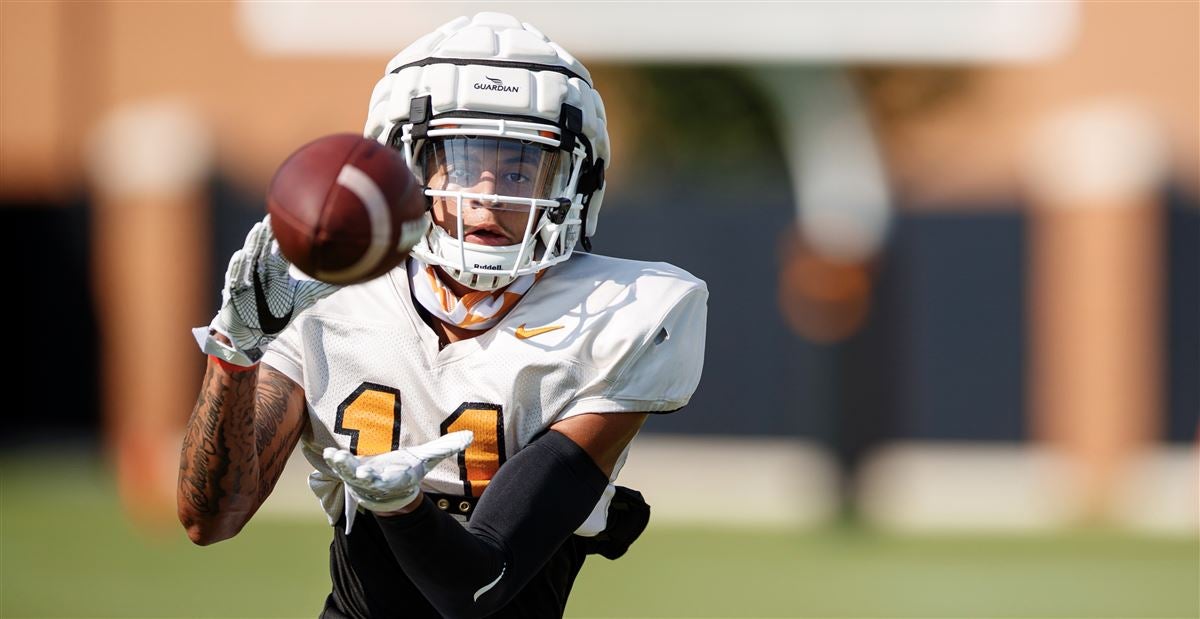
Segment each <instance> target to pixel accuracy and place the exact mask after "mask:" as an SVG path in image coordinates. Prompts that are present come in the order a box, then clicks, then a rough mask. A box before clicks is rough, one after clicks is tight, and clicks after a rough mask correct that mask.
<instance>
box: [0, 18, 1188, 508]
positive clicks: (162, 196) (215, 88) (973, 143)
mask: <svg viewBox="0 0 1200 619" xmlns="http://www.w3.org/2000/svg"><path fill="white" fill-rule="evenodd" d="M237 7H238V5H237V4H236V3H123V2H113V3H9V2H5V3H0V76H2V80H3V85H4V87H3V88H2V89H0V110H2V112H0V200H8V201H12V200H17V199H26V198H33V199H37V200H40V201H43V202H46V203H50V204H54V203H58V202H61V201H62V200H63V199H64V198H65V196H67V195H70V194H71V193H73V192H78V191H87V192H89V194H90V195H91V196H92V197H93V202H94V205H95V209H96V210H95V213H96V219H95V225H94V227H93V231H94V233H95V239H94V248H95V253H94V256H93V267H94V282H95V285H96V292H97V296H98V302H99V308H100V319H101V333H102V343H101V346H102V350H103V353H104V354H103V362H104V379H105V383H104V401H103V409H104V411H105V414H106V416H107V418H108V420H109V422H108V428H107V432H108V435H109V437H110V439H111V441H112V442H111V445H112V451H113V453H114V454H116V455H118V456H119V457H118V458H117V459H116V461H117V463H118V470H119V472H120V478H121V480H122V489H123V492H124V496H125V497H126V499H127V504H128V505H129V506H130V507H131V508H132V510H133V511H134V512H135V513H136V514H139V515H141V516H142V517H143V519H145V520H148V521H154V520H158V519H165V520H170V519H171V518H173V516H172V515H171V514H173V511H174V507H173V506H174V495H173V493H174V479H173V476H174V474H175V471H174V468H173V463H174V462H175V459H176V458H177V453H178V444H179V441H178V437H177V436H176V435H175V434H174V433H175V432H177V431H178V428H179V427H181V426H182V424H183V422H184V421H185V419H184V418H183V416H184V415H186V414H187V411H189V410H190V409H191V406H192V401H193V398H194V397H195V392H196V383H197V381H198V380H199V378H200V375H201V371H200V369H201V367H202V364H203V359H202V358H201V356H200V355H198V354H196V351H195V350H194V346H193V345H192V343H190V342H189V341H188V330H187V327H190V326H194V325H197V324H203V323H205V322H207V321H208V320H209V319H210V318H211V315H210V314H209V312H210V311H211V310H215V308H216V298H215V294H216V291H210V292H209V293H207V294H209V295H210V296H209V297H208V298H204V296H205V294H206V293H204V292H203V290H202V287H201V286H198V282H207V281H209V273H208V272H207V271H208V267H207V266H206V265H207V264H209V263H210V259H209V256H208V255H207V252H208V251H209V248H210V247H211V231H210V230H208V224H207V221H206V219H205V217H204V213H205V208H206V206H205V205H206V202H207V196H206V190H205V182H206V178H207V177H206V170H205V168H203V167H202V168H194V167H189V165H192V164H188V163H187V161H188V160H189V159H188V157H187V155H188V153H187V152H182V153H181V152H180V151H187V150H189V149H194V148H196V146H195V144H197V143H198V142H206V143H207V144H209V145H210V146H209V147H208V148H209V150H208V151H207V154H206V155H205V156H204V157H203V161H204V165H205V166H211V167H212V168H219V169H220V170H221V172H222V174H223V175H225V176H226V177H228V178H230V179H232V180H233V182H235V183H238V184H240V185H242V186H244V187H246V188H249V189H250V190H251V191H255V192H257V193H261V192H262V189H263V188H264V187H265V186H266V183H267V180H268V179H269V177H270V174H271V173H272V172H273V170H274V168H275V166H276V165H277V163H278V162H279V161H281V160H282V159H283V158H284V157H285V156H286V154H287V153H288V152H290V151H291V150H292V149H293V148H294V147H295V146H296V145H297V144H299V143H301V142H303V141H305V140H307V139H309V138H311V137H314V136H318V135H322V134H326V133H333V132H338V131H357V130H358V128H359V127H361V125H362V120H363V114H364V112H365V109H366V103H367V97H368V96H369V93H370V87H371V85H372V84H373V83H374V82H375V80H376V78H377V77H378V73H379V71H380V69H381V67H382V64H383V61H384V59H383V58H380V57H375V56H369V57H367V56H338V57H324V56H311V57H304V56H266V55H262V54H259V53H256V52H254V51H253V50H252V49H250V47H248V46H247V44H246V43H245V42H244V41H243V39H242V38H241V33H240V31H239V24H238V20H237V10H238V8H237ZM1197 41H1200V5H1197V4H1196V3H1194V2H1193V3H1137V2H1095V3H1082V4H1081V5H1080V22H1079V29H1078V37H1077V40H1076V42H1075V44H1074V45H1073V46H1072V47H1071V48H1070V50H1069V51H1068V52H1067V53H1066V54H1064V55H1063V56H1062V57H1060V58H1056V59H1053V60H1050V61H1047V62H1039V63H1034V64H1010V65H974V66H912V65H906V66H873V67H869V68H864V69H862V70H860V71H858V72H857V76H858V77H859V78H860V79H859V80H858V84H859V86H860V88H861V92H862V93H863V96H864V100H865V103H866V106H867V109H868V110H869V111H870V113H871V118H872V120H873V121H874V128H875V130H876V137H877V139H878V142H879V146H880V149H881V153H882V156H883V161H884V164H885V168H886V170H887V173H888V180H889V181H890V183H891V186H892V189H893V191H894V192H895V193H896V194H897V195H899V196H902V197H903V200H902V201H901V202H902V204H905V205H908V206H907V208H926V209H938V208H963V206H962V205H979V204H994V203H997V202H998V200H997V199H996V198H1001V200H999V202H1006V201H1007V203H1011V204H1027V205H1030V206H1031V208H1032V210H1031V211H1030V215H1031V220H1032V221H1033V224H1032V226H1033V228H1032V239H1033V243H1032V246H1031V255H1030V259H1031V265H1032V266H1033V268H1032V273H1031V282H1030V286H1031V293H1032V302H1031V307H1030V310H1029V311H1030V314H1029V315H1030V317H1031V321H1032V328H1031V333H1032V339H1033V341H1032V342H1031V350H1032V351H1033V356H1032V363H1031V366H1030V368H1029V371H1030V383H1031V385H1032V386H1031V393H1030V394H1029V411H1030V414H1031V415H1032V417H1033V422H1032V427H1034V428H1035V433H1036V434H1037V436H1038V437H1039V439H1041V440H1044V441H1046V442H1047V443H1049V444H1051V445H1055V446H1058V447H1060V448H1061V449H1063V450H1064V451H1065V452H1066V453H1070V454H1073V457H1074V461H1076V462H1077V463H1079V465H1080V470H1081V475H1082V477H1083V478H1084V479H1085V481H1083V482H1082V483H1083V485H1084V486H1085V487H1086V488H1087V490H1085V493H1086V494H1087V495H1088V497H1090V498H1088V499H1087V502H1088V503H1089V505H1092V506H1093V507H1092V508H1091V509H1093V510H1094V511H1096V512H1097V513H1101V512H1103V511H1104V507H1103V506H1104V505H1105V504H1106V500H1107V499H1106V496H1107V494H1108V493H1109V492H1110V490H1111V488H1112V486H1113V484H1114V483H1115V481H1114V480H1115V479H1116V478H1117V477H1119V475H1120V468H1121V465H1122V463H1123V462H1124V461H1126V460H1127V459H1128V458H1129V457H1130V454H1132V453H1135V452H1136V451H1137V450H1138V449H1140V448H1141V447H1142V446H1144V445H1145V444H1146V443H1147V442H1148V441H1149V440H1150V439H1151V438H1152V437H1153V436H1154V435H1155V433H1156V431H1157V428H1158V426H1159V420H1160V418H1161V415H1162V403H1161V402H1160V401H1159V398H1158V396H1157V395H1156V394H1157V393H1158V391H1157V390H1156V389H1157V387H1156V385H1157V384H1158V382H1157V381H1159V380H1161V368H1160V365H1159V363H1160V362H1159V361H1158V359H1159V358H1160V357H1161V355H1160V354H1159V353H1160V351H1159V350H1158V349H1157V348H1156V347H1157V346H1158V345H1159V344H1158V339H1156V337H1157V335H1156V334H1157V333H1158V331H1157V330H1158V329H1161V317H1160V316H1159V315H1158V314H1159V313H1160V312H1159V306H1158V305H1156V303H1155V301H1154V299H1155V298H1157V295H1158V294H1159V292H1160V283H1159V282H1158V281H1157V279H1156V277H1157V275H1156V274H1157V273H1158V272H1159V270H1158V269H1159V265H1158V264H1157V263H1156V262H1155V257H1154V255H1153V254H1154V251H1156V249H1155V248H1156V247H1157V246H1158V245H1159V244H1160V243H1161V239H1159V238H1157V236H1156V233H1155V232H1154V230H1155V229H1156V228H1155V227H1156V226H1157V225H1158V223H1159V220H1158V217H1159V216H1160V209H1161V205H1159V204H1158V202H1157V197H1156V194H1155V187H1154V186H1147V185H1141V186H1138V187H1137V188H1136V189H1135V190H1133V191H1124V192H1118V193H1116V194H1114V195H1109V196H1100V197H1088V198H1086V199H1083V200H1075V199H1073V198H1064V197H1062V194H1060V193H1056V192H1055V191H1053V190H1049V189H1047V186H1048V185H1047V184H1046V183H1043V182H1040V181H1038V180H1036V179H1033V178H1032V177H1031V174H1032V173H1030V172H1029V169H1030V167H1029V165H1030V164H1029V161H1030V155H1029V151H1030V148H1031V145H1032V144H1033V143H1034V141H1035V136H1036V135H1038V134H1039V132H1040V131H1041V128H1042V127H1043V126H1044V125H1045V123H1047V122H1048V120H1049V119H1053V118H1057V117H1059V116H1060V115H1062V114H1066V115H1072V114H1074V113H1076V112H1078V111H1079V110H1083V109H1086V108H1087V107H1088V106H1090V105H1091V104H1092V102H1094V101H1097V100H1106V101H1107V100H1117V101H1120V102H1122V103H1123V104H1124V105H1126V106H1127V107H1128V108H1129V109H1137V110H1143V111H1144V112H1143V116H1142V117H1141V118H1142V120H1143V121H1145V122H1147V123H1148V124H1149V125H1150V126H1152V127H1153V128H1154V129H1153V131H1155V132H1157V133H1158V134H1160V135H1161V136H1162V138H1163V139H1164V140H1165V145H1164V151H1165V152H1166V153H1167V154H1168V157H1167V158H1166V159H1165V160H1164V163H1163V167H1162V169H1161V170H1160V171H1159V172H1158V174H1159V175H1158V176H1155V177H1154V178H1155V179H1156V182H1157V180H1161V179H1162V178H1163V177H1168V176H1169V177H1170V178H1173V179H1176V180H1177V181H1178V182H1180V183H1181V184H1182V185H1183V186H1184V187H1185V188H1186V190H1187V191H1188V192H1190V193H1191V194H1192V195H1193V196H1194V195H1200V143H1198V136H1200V114H1197V106H1198V104H1200V94H1198V93H1200V53H1198V50H1197ZM603 71H604V72H605V73H604V76H605V77H603V78H601V76H599V75H598V81H600V80H601V79H612V80H620V77H621V73H622V69H621V68H620V67H612V66H610V67H609V68H608V69H606V70H603ZM609 96H610V95H609V93H606V97H609ZM635 97H636V93H628V92H620V91H619V89H618V91H617V92H613V93H612V94H611V100H612V103H611V104H610V105H613V106H627V107H633V104H631V103H630V102H629V101H630V100H631V99H633V98H635ZM164 101H166V102H171V101H182V102H183V103H182V104H181V105H180V106H177V107H175V108H173V109H175V110H176V113H177V116H176V118H177V119H178V123H177V124H174V125H171V124H168V125H164V126H176V127H177V126H185V127H190V129H187V130H186V131H190V132H193V133H199V134H201V135H202V137H201V138H198V139H197V140H181V139H179V138H180V135H179V134H177V133H175V132H173V131H172V130H169V129H161V128H160V129H159V130H148V131H143V133H145V135H142V136H141V137H139V138H137V140H136V144H135V145H134V146H137V145H144V148H145V149H147V150H148V152H151V153H155V154H153V155H151V156H152V158H153V159H156V160H159V159H165V160H173V159H178V160H180V161H182V163H180V164H179V166H177V167H181V168H182V169H183V172H180V173H172V172H171V171H169V170H167V171H162V173H161V174H160V175H159V176H158V177H156V178H159V179H160V180H161V182H157V183H156V182H154V181H148V182H149V185H146V184H139V183H138V182H137V181H136V179H134V180H130V179H126V178H124V177H125V176H131V177H132V176H137V175H138V171H139V170H141V168H142V166H141V164H140V163H138V162H139V161H141V160H139V159H138V158H137V155H136V153H135V154H133V155H130V154H128V151H129V149H130V148H133V147H131V146H130V145H129V144H126V143H125V142H126V141H127V140H126V138H124V137H123V136H119V135H118V136H115V137H114V136H111V135H110V136H109V137H108V138H107V139H106V138H104V136H103V135H102V134H101V133H99V132H98V130H99V129H100V128H101V127H103V126H111V125H106V123H108V122H109V121H111V119H113V118H114V117H115V116H117V115H120V114H122V113H126V114H128V113H131V112H130V110H133V112H132V113H135V114H136V113H138V112H137V111H138V110H146V109H159V107H158V106H160V105H162V104H163V102H164ZM147 106H149V107H147ZM168 107H169V106H168ZM612 116H613V117H614V118H616V119H621V118H626V119H631V120H629V121H628V122H636V121H634V120H632V119H633V118H634V116H635V114H633V113H628V112H627V113H625V114H612ZM133 124H134V125H136V124H137V123H136V122H134V123H133ZM150 129H153V127H151V128H150ZM610 130H611V131H612V132H613V133H614V134H617V135H616V137H617V138H618V139H616V140H615V141H617V142H618V143H620V142H621V139H620V135H619V134H621V133H623V132H624V131H625V130H624V128H623V127H622V126H620V125H616V126H613V127H612V128H611V129H610ZM89 153H91V155H90V156H89ZM193 154H194V153H193ZM1064 156H1065V157H1073V156H1074V155H1072V154H1070V153H1067V154H1066V155H1064ZM126 160H128V161H130V162H132V163H130V164H129V165H123V166H122V165H115V164H114V165H108V164H112V163H114V161H115V162H118V163H119V162H120V161H126ZM89 162H90V163H89ZM1134 165H1136V162H1135V163H1134ZM1041 169H1042V172H1040V173H1039V174H1041V175H1042V177H1044V176H1046V175H1047V174H1048V175H1049V176H1054V174H1055V173H1056V172H1057V168H1056V167H1055V166H1054V165H1042V166H1041ZM1047 169H1048V170H1049V171H1048V172H1047ZM208 171H211V168H209V170H208ZM1064 173H1066V172H1065V171H1064ZM162 179H165V180H162ZM613 180H614V182H617V183H619V182H620V174H619V173H618V174H616V175H614V179H613ZM968 208H969V206H968ZM789 238H790V237H789ZM783 254H784V258H783V260H782V262H783V264H784V266H783V269H782V273H781V276H780V277H781V280H780V281H781V290H780V297H781V299H780V305H781V306H782V308H783V309H782V311H783V314H784V316H785V318H786V319H787V320H788V322H789V324H790V325H792V326H793V328H795V329H796V330H797V331H798V332H799V333H801V334H804V335H805V336H807V337H810V338H812V339H814V340H818V341H828V342H832V341H838V340H840V339H843V338H845V337H847V336H848V335H850V334H852V333H854V332H855V330H856V329H857V328H858V326H859V325H860V324H861V323H862V321H863V315H864V313H865V312H866V311H867V307H868V306H869V300H870V298H871V285H872V277H871V271H872V267H871V266H870V265H869V263H868V261H865V260H864V261H857V262H850V263H844V264H839V263H836V261H834V262H830V261H829V260H828V259H825V258H818V257H815V256H813V255H812V254H811V253H810V252H809V251H808V250H807V248H805V247H804V246H802V245H800V244H799V243H798V242H796V243H793V242H792V241H791V240H787V241H785V242H784V244H783ZM164 463H171V466H170V467H168V466H167V465H165V464H164Z"/></svg>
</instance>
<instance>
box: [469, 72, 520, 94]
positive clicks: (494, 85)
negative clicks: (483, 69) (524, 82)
mask: <svg viewBox="0 0 1200 619" xmlns="http://www.w3.org/2000/svg"><path fill="white" fill-rule="evenodd" d="M484 78H485V79H487V81H489V82H491V83H490V84H485V83H483V82H477V83H476V84H475V90H499V91H500V92H518V91H519V90H520V88H517V87H516V86H506V85H504V82H503V81H501V80H500V78H496V77H487V76H486V75H485V76H484Z"/></svg>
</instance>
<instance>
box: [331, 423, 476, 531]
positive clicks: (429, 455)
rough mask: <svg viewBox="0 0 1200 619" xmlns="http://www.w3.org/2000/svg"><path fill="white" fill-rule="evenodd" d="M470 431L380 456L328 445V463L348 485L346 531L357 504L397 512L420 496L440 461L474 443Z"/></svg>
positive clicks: (372, 508)
mask: <svg viewBox="0 0 1200 619" xmlns="http://www.w3.org/2000/svg"><path fill="white" fill-rule="evenodd" d="M474 439H475V434H474V433H473V432H471V431H470V430H462V431H460V432H451V433H449V434H447V435H445V436H443V437H441V438H438V439H435V440H432V441H430V442H428V443H425V444H423V445H417V446H416V447H407V448H403V449H397V450H395V451H389V452H387V453H382V454H379V455H377V456H356V455H354V454H352V453H350V452H349V451H346V450H345V449H337V448H336V447H327V448H325V451H324V452H323V453H322V456H323V457H324V458H325V463H326V464H328V465H329V468H330V469H331V470H332V471H333V474H334V475H337V476H338V477H339V478H340V479H341V480H342V482H343V484H344V485H345V488H346V533H350V527H351V526H352V525H353V524H354V514H355V513H356V512H357V506H358V505H362V506H363V507H366V508H367V509H369V510H371V511H373V512H394V511H398V510H400V509H403V508H405V507H407V506H408V505H409V504H410V503H412V502H413V500H415V499H416V498H417V495H418V494H419V493H420V490H421V480H422V479H425V476H426V475H428V474H429V471H431V470H433V467H435V466H437V465H438V463H439V462H441V461H442V460H445V459H446V458H449V457H450V456H454V455H457V454H459V453H461V452H462V451H463V450H465V449H466V448H467V446H468V445H470V444H471V441H472V440H474Z"/></svg>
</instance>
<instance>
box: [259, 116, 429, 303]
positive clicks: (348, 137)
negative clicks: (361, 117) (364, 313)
mask: <svg viewBox="0 0 1200 619" xmlns="http://www.w3.org/2000/svg"><path fill="white" fill-rule="evenodd" d="M267 212H268V213H270V215H271V229H272V231H273V232H274V233H275V238H276V240H278V241H279V249H280V250H281V251H282V252H283V255H284V256H285V257H286V258H287V259H288V260H289V261H291V262H292V264H294V265H296V267H297V268H298V269H300V270H301V271H303V272H304V273H306V274H308V275H309V276H310V277H313V278H315V279H319V280H321V281H324V282H328V283H331V284H339V285H349V284H356V283H360V282H364V281H367V280H369V279H373V278H375V277H378V276H380V275H383V274H384V273H386V272H388V271H389V270H391V269H393V268H395V267H396V265H398V264H400V263H401V262H402V261H403V260H404V258H405V257H407V256H408V252H409V250H410V249H412V246H413V245H415V244H416V243H417V241H418V240H420V238H421V235H422V234H423V233H424V232H425V226H426V223H425V222H426V220H425V218H424V217H423V215H424V213H425V196H424V193H423V191H422V188H421V185H420V183H418V182H417V180H416V179H415V178H413V175H412V173H411V172H409V169H408V166H407V165H406V164H405V162H404V156H403V155H402V154H400V152H398V151H397V150H395V149H393V148H390V147H388V146H385V145H383V144H380V143H378V142H375V141H373V140H369V139H367V138H364V137H362V136H360V135H355V134H350V133H344V134H336V135H329V136H325V137H322V138H319V139H316V140H314V141H312V142H309V143H308V144H305V145H304V146H302V147H300V149H299V150H297V151H296V152H294V153H292V154H291V156H289V157H288V158H287V160H285V161H284V162H283V164H282V165H280V166H279V169H278V170H277V171H276V172H275V176H274V178H272V179H271V186H270V189H269V190H268V192H267Z"/></svg>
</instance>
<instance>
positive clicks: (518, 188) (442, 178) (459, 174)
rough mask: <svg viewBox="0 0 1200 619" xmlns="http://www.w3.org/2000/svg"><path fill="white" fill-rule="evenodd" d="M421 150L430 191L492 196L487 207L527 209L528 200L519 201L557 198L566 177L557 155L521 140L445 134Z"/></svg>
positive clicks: (563, 159)
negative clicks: (494, 198)
mask: <svg viewBox="0 0 1200 619" xmlns="http://www.w3.org/2000/svg"><path fill="white" fill-rule="evenodd" d="M421 151H422V153H421V166H422V170H423V172H424V177H425V180H426V183H425V184H426V186H427V187H428V188H429V189H433V190H438V191H449V192H464V193H470V194H478V195H486V196H495V197H496V200H495V202H494V204H488V205H487V206H488V207H489V208H499V209H504V210H525V211H527V210H529V208H530V207H531V206H532V202H522V200H531V199H532V200H552V199H554V198H557V197H559V196H561V195H562V194H563V192H564V190H565V187H566V184H567V182H568V180H569V177H570V169H569V167H568V165H567V164H568V162H569V159H570V158H569V157H563V156H562V151H560V150H558V149H555V148H551V147H548V146H544V145H540V144H533V143H529V142H523V141H520V140H512V139H504V138H491V137H474V136H466V135H457V136H446V137H441V138H434V139H432V140H430V143H428V144H426V145H425V147H424V148H422V149H421ZM513 198H515V199H516V200H512V199H513ZM489 202H490V201H489Z"/></svg>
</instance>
